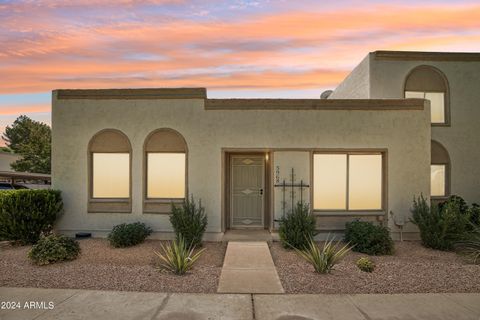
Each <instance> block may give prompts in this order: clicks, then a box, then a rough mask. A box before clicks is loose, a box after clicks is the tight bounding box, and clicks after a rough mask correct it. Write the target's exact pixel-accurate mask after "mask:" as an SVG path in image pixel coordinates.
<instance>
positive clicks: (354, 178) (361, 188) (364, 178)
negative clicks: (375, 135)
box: [348, 154, 382, 210]
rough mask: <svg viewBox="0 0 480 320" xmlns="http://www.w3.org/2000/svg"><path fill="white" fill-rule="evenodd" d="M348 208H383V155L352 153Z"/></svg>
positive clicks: (350, 158) (349, 169)
mask: <svg viewBox="0 0 480 320" xmlns="http://www.w3.org/2000/svg"><path fill="white" fill-rule="evenodd" d="M348 172H349V174H348V181H349V183H348V209H350V210H372V209H376V210H380V209H381V208H382V156H381V155H379V154H372V155H350V156H349V167H348Z"/></svg>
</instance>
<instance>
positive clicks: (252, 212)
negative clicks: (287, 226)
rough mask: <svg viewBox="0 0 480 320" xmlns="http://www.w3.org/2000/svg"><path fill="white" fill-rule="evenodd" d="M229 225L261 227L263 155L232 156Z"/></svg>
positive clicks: (263, 175)
mask: <svg viewBox="0 0 480 320" xmlns="http://www.w3.org/2000/svg"><path fill="white" fill-rule="evenodd" d="M230 172H231V182H230V183H231V186H230V190H231V194H230V196H231V197H230V215H231V216H230V218H231V219H230V226H231V227H232V228H247V227H256V228H263V225H264V224H263V208H264V201H263V195H264V193H265V185H264V184H265V157H264V156H261V155H253V156H248V155H245V156H240V155H238V156H236V155H235V156H232V158H231V171H230Z"/></svg>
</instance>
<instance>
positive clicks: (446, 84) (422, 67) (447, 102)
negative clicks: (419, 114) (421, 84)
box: [403, 64, 452, 127]
mask: <svg viewBox="0 0 480 320" xmlns="http://www.w3.org/2000/svg"><path fill="white" fill-rule="evenodd" d="M425 70H428V71H429V72H433V73H435V74H436V75H438V76H439V77H440V78H441V79H442V82H443V87H444V88H442V90H440V89H439V88H434V89H431V88H428V90H425V88H411V87H410V86H408V80H409V79H410V77H411V76H412V75H413V74H414V73H415V72H417V71H418V72H422V71H425ZM407 86H408V87H409V88H408V90H407ZM406 91H413V92H415V91H416V92H443V94H444V101H443V107H444V118H445V122H443V123H442V122H435V123H432V121H431V118H430V126H432V127H450V126H451V121H452V119H451V115H450V84H449V82H448V78H447V76H446V75H445V74H444V73H443V72H442V71H441V70H440V69H438V68H437V67H434V66H432V65H427V64H422V65H417V66H415V67H413V68H412V69H410V71H409V72H408V73H407V75H406V76H405V79H404V82H403V97H404V98H405V92H406Z"/></svg>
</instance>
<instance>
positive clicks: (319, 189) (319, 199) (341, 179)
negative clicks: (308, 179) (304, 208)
mask: <svg viewBox="0 0 480 320" xmlns="http://www.w3.org/2000/svg"><path fill="white" fill-rule="evenodd" d="M313 168H314V169H313V172H314V177H313V190H314V191H315V193H314V200H313V203H314V207H315V209H319V210H326V209H333V210H342V209H343V210H345V209H346V208H347V207H346V204H347V202H346V199H347V155H346V154H316V155H314V157H313Z"/></svg>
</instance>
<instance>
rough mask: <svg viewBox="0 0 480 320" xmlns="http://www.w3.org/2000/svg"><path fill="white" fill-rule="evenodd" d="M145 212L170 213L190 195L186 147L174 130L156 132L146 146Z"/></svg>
mask: <svg viewBox="0 0 480 320" xmlns="http://www.w3.org/2000/svg"><path fill="white" fill-rule="evenodd" d="M144 167H145V170H144V178H145V179H144V180H145V183H144V189H145V192H144V211H145V212H169V211H170V206H171V203H172V202H181V201H183V200H184V199H185V195H186V194H187V174H186V171H187V170H186V168H187V144H186V142H185V139H184V138H183V136H182V135H181V134H180V133H178V132H177V131H175V130H173V129H168V128H163V129H157V130H155V131H153V132H152V133H150V134H149V135H148V137H147V138H146V139H145V144H144Z"/></svg>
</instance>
